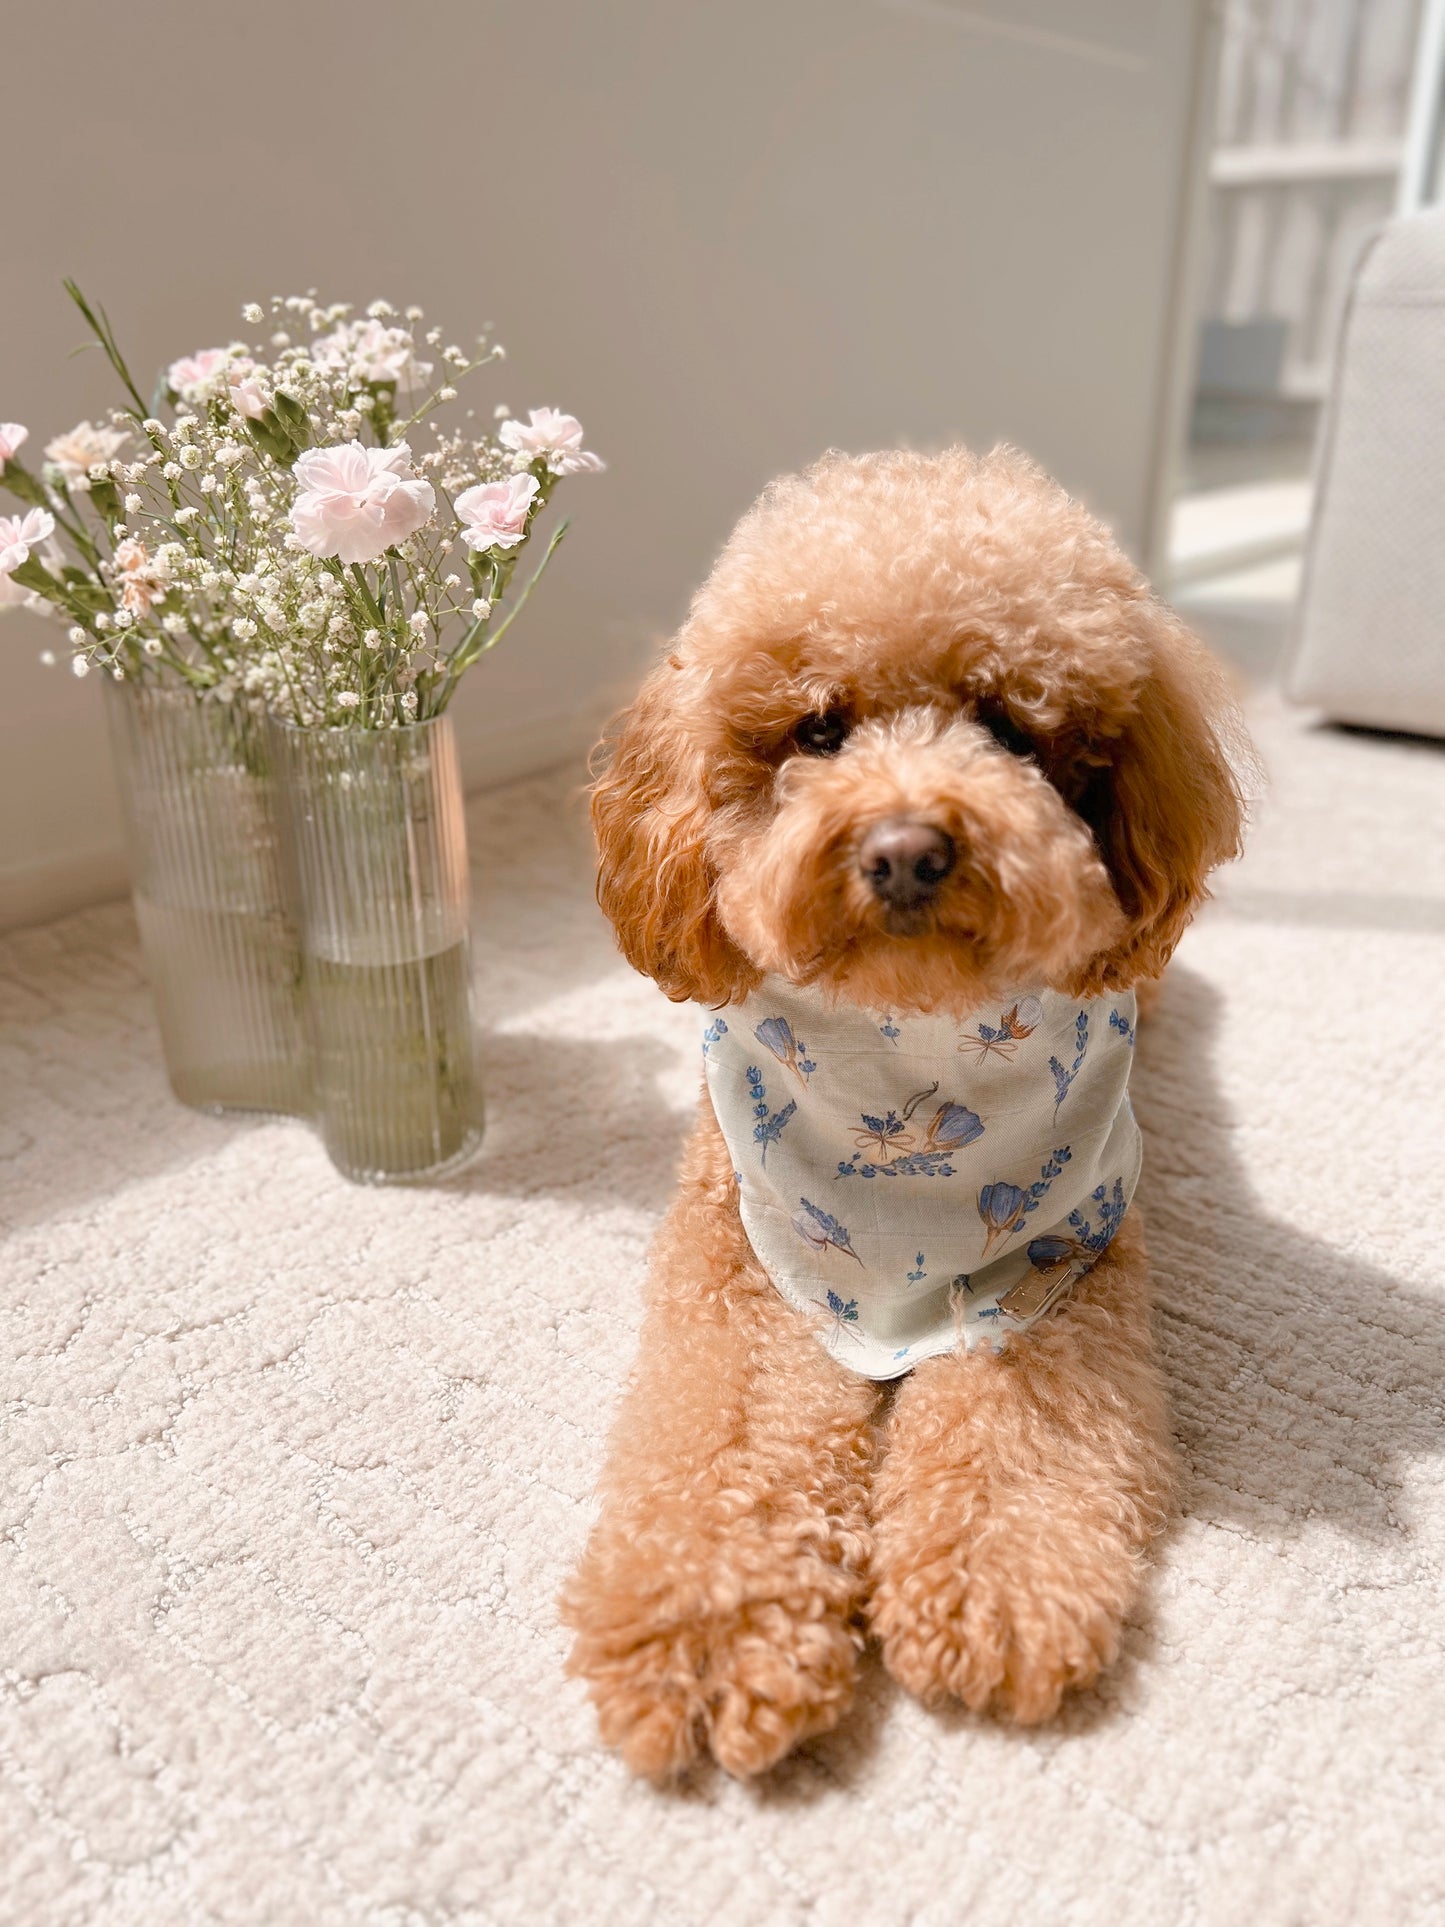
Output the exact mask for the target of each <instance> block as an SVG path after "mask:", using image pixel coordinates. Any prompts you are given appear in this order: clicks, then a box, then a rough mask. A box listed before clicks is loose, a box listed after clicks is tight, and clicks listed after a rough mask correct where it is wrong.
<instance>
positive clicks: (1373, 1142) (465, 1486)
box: [0, 710, 1445, 1927]
mask: <svg viewBox="0 0 1445 1927" xmlns="http://www.w3.org/2000/svg"><path fill="white" fill-rule="evenodd" d="M1259 727H1260V735H1261V739H1262V744H1263V748H1264V751H1265V755H1266V758H1267V761H1268V762H1269V764H1270V767H1271V769H1272V772H1273V776H1274V789H1273V792H1272V795H1271V797H1270V799H1269V800H1268V802H1267V803H1266V804H1265V805H1264V806H1263V808H1262V809H1261V812H1260V821H1259V826H1258V829H1257V833H1256V836H1255V840H1254V843H1253V847H1252V850H1251V854H1250V856H1249V858H1248V860H1247V862H1246V863H1245V865H1244V866H1243V867H1242V869H1240V870H1239V871H1238V872H1237V873H1235V874H1234V875H1233V876H1231V877H1230V878H1229V880H1228V881H1227V883H1226V885H1225V888H1224V891H1223V893H1222V900H1221V901H1220V903H1219V904H1218V905H1217V906H1215V907H1214V909H1212V910H1211V912H1210V913H1209V914H1208V915H1207V917H1206V918H1205V919H1204V920H1203V921H1202V922H1201V923H1200V924H1199V925H1198V926H1197V927H1196V929H1195V930H1194V931H1193V932H1192V933H1191V934H1190V936H1189V938H1188V939H1187V941H1186V943H1185V945H1184V948H1183V950H1182V952H1181V954H1180V957H1179V959H1178V962H1177V964H1176V966H1175V968H1174V970H1173V971H1172V973H1171V978H1170V982H1169V985H1168V990H1167V993H1166V997H1165V1001H1164V1003H1163V1005H1162V1007H1161V1009H1160V1011H1159V1013H1158V1015H1157V1017H1156V1019H1155V1020H1154V1022H1153V1023H1152V1024H1151V1025H1150V1026H1149V1027H1148V1029H1147V1032H1146V1034H1145V1036H1144V1038H1143V1040H1142V1041H1141V1045H1140V1051H1139V1070H1138V1108H1139V1111H1140V1114H1141V1117H1142V1120H1143V1122H1144V1125H1145V1132H1146V1145H1147V1153H1146V1156H1147V1164H1146V1176H1145V1181H1144V1186H1143V1189H1142V1192H1141V1199H1142V1202H1143V1203H1144V1205H1145V1207H1146V1209H1147V1212H1148V1216H1149V1221H1150V1225H1151V1241H1152V1244H1153V1248H1154V1253H1155V1258H1156V1263H1157V1271H1158V1275H1159V1311H1158V1325H1159V1333H1160V1338H1161V1342H1162V1345H1163V1349H1164V1354H1165V1357H1166V1359H1167V1362H1168V1367H1169V1372H1170V1375H1171V1377H1172V1380H1173V1387H1174V1406H1175V1416H1176V1426H1177V1431H1178V1434H1179V1437H1180V1440H1181V1443H1182V1448H1183V1454H1184V1459H1185V1463H1186V1466H1187V1475H1188V1476H1187V1489H1186V1493H1185V1510H1184V1516H1183V1518H1182V1519H1181V1521H1180V1523H1179V1525H1178V1526H1177V1528H1176V1529H1175V1530H1174V1531H1173V1533H1172V1535H1171V1536H1170V1538H1169V1539H1168V1540H1167V1542H1166V1543H1165V1545H1164V1546H1163V1548H1162V1550H1161V1553H1160V1556H1159V1559H1158V1562H1157V1568H1156V1574H1155V1579H1154V1583H1153V1586H1152V1590H1151V1594H1150V1597H1149V1598H1148V1601H1147V1603H1146V1606H1145V1608H1144V1610H1143V1611H1142V1612H1141V1613H1140V1615H1139V1617H1138V1620H1137V1623H1136V1624H1135V1625H1134V1626H1133V1628H1132V1630H1131V1632H1130V1635H1129V1638H1128V1642H1127V1650H1126V1653H1125V1656H1124V1659H1123V1661H1122V1663H1121V1664H1120V1666H1119V1667H1118V1669H1117V1670H1116V1671H1115V1672H1114V1673H1113V1674H1112V1676H1111V1677H1110V1678H1109V1679H1108V1681H1107V1683H1106V1684H1105V1685H1104V1687H1103V1688H1102V1690H1100V1691H1099V1692H1098V1693H1096V1694H1095V1695H1093V1696H1091V1697H1089V1698H1087V1699H1085V1700H1083V1701H1081V1702H1079V1703H1077V1704H1076V1705H1074V1706H1073V1707H1072V1709H1071V1710H1070V1711H1069V1713H1068V1715H1067V1716H1066V1717H1065V1718H1064V1720H1063V1721H1062V1722H1061V1723H1060V1724H1059V1725H1057V1726H1055V1727H1053V1728H1050V1729H1048V1730H1046V1731H1042V1732H1036V1733H1032V1734H1022V1735H1021V1734H1018V1733H1016V1732H1012V1731H1007V1730H1004V1729H1001V1728H998V1727H995V1726H993V1725H991V1724H988V1723H985V1722H980V1721H978V1720H975V1719H973V1718H969V1717H964V1716H953V1717H942V1718H940V1717H936V1716H934V1715H930V1714H928V1713H925V1712H924V1711H922V1710H921V1709H920V1708H919V1707H918V1706H916V1705H914V1704H913V1703H911V1702H910V1701H909V1700H907V1699H906V1698H904V1697H903V1696H902V1695H900V1694H899V1693H897V1692H896V1691H895V1690H894V1689H893V1688H892V1686H891V1685H890V1683H889V1682H888V1680H887V1678H886V1676H884V1675H883V1674H882V1673H881V1671H880V1669H879V1668H878V1667H877V1665H876V1662H874V1661H872V1660H870V1661H869V1663H868V1667H867V1671H866V1675H865V1683H864V1687H863V1691H862V1694H861V1698H860V1701H859V1704H858V1706H857V1707H856V1709H855V1712H854V1714H853V1716H852V1717H851V1719H850V1720H849V1721H848V1722H847V1724H846V1725H845V1726H844V1727H843V1728H842V1729H841V1730H840V1731H839V1732H837V1733H835V1734H833V1735H831V1736H830V1737H828V1738H826V1739H824V1740H822V1741H819V1742H816V1743H814V1744H813V1745H812V1746H810V1747H809V1748H807V1749H805V1750H804V1751H803V1752H802V1753H801V1754H800V1755H799V1756H797V1757H796V1758H795V1759H794V1760H793V1761H792V1762H790V1763H789V1764H787V1765H786V1766H785V1767H784V1768H782V1769H781V1770H780V1771H779V1772H778V1773H776V1774H775V1775H774V1776H773V1777H772V1778H771V1779H770V1780H769V1781H768V1782H767V1783H766V1784H764V1785H762V1786H760V1787H757V1788H754V1789H746V1788H743V1787H740V1786H736V1785H733V1784H731V1783H729V1782H727V1781H725V1780H723V1779H721V1778H719V1777H715V1776H712V1777H709V1776H704V1777H702V1778H701V1779H699V1780H698V1781H697V1783H696V1784H694V1785H693V1786H692V1787H691V1788H690V1789H688V1790H687V1791H685V1792H682V1793H679V1794H673V1795H670V1796H664V1795H659V1794H657V1793H655V1792H652V1791H651V1790H649V1789H647V1788H645V1787H641V1786H637V1785H634V1784H632V1783H630V1782H629V1781H628V1779H627V1778H626V1777H625V1776H624V1774H623V1772H622V1770H621V1769H620V1768H619V1766H618V1765H617V1764H616V1763H615V1762H614V1761H613V1760H612V1759H611V1758H610V1757H609V1756H608V1755H606V1754H604V1753H603V1752H601V1751H599V1749H598V1747H597V1745H596V1743H595V1739H594V1734H593V1727H592V1719H591V1714H590V1711H589V1709H588V1707H587V1706H586V1703H585V1701H584V1698H583V1695H582V1693H581V1691H580V1689H578V1688H577V1687H575V1686H573V1685H570V1684H568V1683H566V1682H565V1681H564V1680H563V1678H562V1673H561V1667H562V1659H563V1654H564V1651H565V1641H564V1639H563V1636H562V1634H561V1633H560V1631H559V1629H558V1626H557V1623H556V1618H555V1614H554V1609H553V1598H554V1595H555V1593H556V1591H557V1588H558V1585H559V1583H560V1581H561V1579H562V1576H563V1574H564V1572H565V1570H566V1569H567V1567H568V1564H569V1562H570V1561H571V1559H572V1557H573V1555H574V1553H575V1551H576V1549H577V1547H578V1545H579V1543H580V1541H581V1539H582V1536H583V1533H584V1531H585V1529H586V1526H587V1522H588V1517H589V1492H590V1488H591V1486H592V1482H593V1477H594V1474H595V1472H596V1469H597V1464H598V1458H599V1453H600V1450H601V1443H602V1439H603V1435H604V1430H605V1427H606V1425H607V1421H608V1415H609V1412H610V1410H611V1407H612V1404H613V1400H614V1398H615V1396H616V1393H617V1389H618V1386H619V1382H620V1381H621V1379H622V1376H623V1374H624V1372H625V1370H626V1368H627V1364H628V1360H629V1357H630V1354H631V1349H632V1342H633V1331H634V1327H635V1322H636V1317H637V1305H638V1283H639V1276H640V1273H641V1270H642V1265H643V1258H644V1253H645V1250H646V1246H647V1241H648V1236H649V1233H650V1232H651V1230H652V1227H653V1225H654V1223H655V1222H656V1219H657V1216H658V1214H659V1212H660V1211H661V1210H662V1209H663V1207H664V1205H665V1202H666V1199H667V1197H668V1192H669V1186H670V1175H669V1174H670V1168H671V1165H672V1163H673V1160H674V1157H675V1155H676V1152H677V1149H678V1144H679V1140H680V1138H681V1135H682V1132H683V1129H684V1125H685V1121H686V1118H687V1114H688V1110H689V1107H690V1103H691V1098H692V1093H693V1090H694V1088H695V1084H696V1079H697V1051H696V1042H695V1034H694V1020H693V1019H692V1017H691V1016H690V1015H689V1013H688V1012H686V1011H684V1010H676V1009H674V1008H672V1007H670V1006H668V1005H667V1004H665V1003H664V1002H663V1001H662V1000H661V998H660V997H659V996H658V995H657V994H656V993H655V992H654V991H653V990H652V989H651V988H650V987H649V986H648V985H646V984H644V983H642V982H640V981H638V980H637V979H635V978H633V977H632V976H631V975H630V974H629V973H628V972H627V970H626V969H625V968H624V967H623V966H622V965H621V964H620V963H619V962H618V960H617V959H616V957H615V956H614V954H613V952H612V949H611V946H610V943H609V939H608V936H607V934H606V932H605V931H604V929H603V927H602V925H601V923H600V920H599V918H598V916H597V914H596V912H595V910H594V909H593V907H592V902H591V889H590V872H589V858H588V854H587V848H586V844H585V841H584V837H583V833H582V831H581V829H580V826H579V823H578V821H577V818H576V814H575V812H574V813H573V814H572V815H570V816H569V814H568V812H567V810H566V809H565V808H564V798H565V797H566V796H567V795H568V793H569V791H568V785H567V783H566V782H565V781H564V780H563V779H562V778H560V777H554V778H548V779H541V780H537V781H533V782H530V783H527V784H523V785H521V786H518V787H514V788H512V789H510V790H506V791H502V792H498V793H496V794H493V795H491V796H489V797H485V798H483V799H482V800H481V801H480V802H479V803H478V804H477V805H476V806H475V808H474V810H473V815H472V822H473V832H474V848H475V855H476V861H477V871H478V878H479V903H478V931H479V938H480V941H479V956H478V968H479V976H480V982H481V989H482V996H483V1001H484V1006H485V1011H486V1016H487V1021H488V1025H489V1030H490V1035H489V1041H488V1047H487V1056H488V1060H489V1063H490V1067H491V1096H492V1114H491V1125H490V1138H489V1143H488V1149H487V1152H486V1155H485V1157H484V1159H483V1160H482V1162H481V1163H480V1164H479V1165H478V1166H477V1167H476V1168H475V1169H474V1170H473V1171H472V1172H471V1173H470V1174H468V1175H467V1176H466V1177H465V1178H464V1179H461V1180H458V1181H456V1182H454V1183H452V1184H451V1185H449V1186H446V1187H443V1188H440V1189H437V1190H433V1191H424V1192H412V1191H391V1192H378V1191H363V1190H354V1189H351V1188H349V1187H348V1186H347V1185H345V1184H344V1183H343V1182H342V1181H341V1180H340V1179H339V1178H337V1177H336V1176H335V1175H333V1173H332V1171H331V1169H330V1167H329V1166H328V1165H327V1163H326V1161H325V1159H324V1158H323V1156H322V1153H321V1151H320V1149H319V1147H318V1146H317V1144H316V1143H315V1141H314V1140H313V1139H312V1137H311V1136H310V1135H309V1134H308V1133H307V1131H306V1130H305V1129H303V1128H301V1127H299V1126H295V1125H286V1124H270V1123H224V1122H215V1121H211V1120H207V1119H205V1118H201V1117H197V1116H193V1115H191V1114H189V1113H188V1112H186V1111H183V1110H181V1109H180V1108H179V1107H178V1106H177V1105H176V1104H174V1103H173V1102H172V1101H171V1099H170V1098H169V1096H168V1094H167V1091H166V1087H165V1084H164V1081H163V1078H162V1074H161V1067H160V1061H159V1054H158V1049H157V1043H156V1035H155V1031H154V1027H153V1024H152V1020H151V1014H150V1009H149V1005H148V1000H147V993H146V988H145V985H144V982H143V980H142V978H141V975H140V969H139V964H138V960H137V953H136V946H135V938H134V932H133V927H132V923H131V918H130V915H129V912H128V910H127V909H125V908H124V907H122V906H114V907H110V908H106V909H102V910H97V911H93V912H89V913H87V914H85V915H83V916H79V917H74V918H71V919H69V920H68V921H66V922H64V923H59V924H56V925H53V926H51V927H49V928H47V929H43V930H38V931H33V932H29V933H25V934H22V935H21V936H19V937H18V938H14V939H12V940H11V941H9V942H8V943H7V944H6V945H4V946H3V949H0V971H3V985H0V997H3V1017H4V1021H5V1032H4V1041H3V1047H0V1113H3V1124H0V1187H3V1213H4V1216H5V1218H6V1220H7V1223H8V1231H7V1236H6V1241H5V1243H4V1245H3V1248H0V1265H3V1277H4V1288H3V1296H0V1303H3V1308H4V1328H3V1329H4V1336H3V1348H0V1357H3V1371H4V1378H5V1395H6V1398H7V1400H8V1405H7V1417H6V1421H5V1425H4V1431H3V1439H0V1450H3V1456H0V1467H3V1469H0V1865H3V1873H0V1919H3V1920H4V1921H5V1922H19V1923H24V1927H62V1924H64V1923H71V1922H76V1923H78V1922H82V1921H84V1922H98V1923H105V1924H106V1927H110V1924H111V1923H127V1927H163V1924H165V1927H169V1923H186V1927H193V1924H194V1923H206V1922H222V1921H225V1922H230V1921H237V1922H267V1923H282V1924H283V1927H292V1924H293V1923H294V1924H296V1927H312V1924H313V1923H317V1924H319V1923H331V1922H338V1923H340V1922H374V1923H378V1924H380V1923H385V1924H386V1927H425V1924H426V1923H432V1922H470V1923H478V1924H479V1927H480V1923H511V1922H543V1923H550V1922H563V1923H570V1922H585V1923H588V1927H593V1924H594V1923H595V1924H596V1927H601V1924H602V1923H611V1922H616V1923H619V1927H621V1924H624V1923H625V1924H626V1927H634V1924H635V1923H641V1922H658V1923H667V1924H668V1927H672V1924H673V1923H679V1924H685V1923H694V1922H696V1923H703V1922H711V1921H725V1922H728V1923H734V1922H738V1923H748V1922H773V1921H777V1922H794V1921H797V1922H804V1921H806V1922H809V1923H816V1924H817V1927H834V1924H835V1923H836V1927H856V1924H858V1923H869V1924H870V1927H871V1923H875V1922H904V1921H908V1922H917V1923H920V1927H923V1924H925V1923H926V1924H928V1927H954V1924H955V1923H960V1922H965V1921H966V1922H969V1923H977V1924H978V1927H989V1924H991V1923H998V1924H999V1927H1003V1924H1004V1923H1009V1927H1013V1924H1014V1923H1019V1922H1026V1923H1035V1922H1039V1923H1044V1922H1047V1923H1049V1924H1050V1927H1055V1924H1056V1923H1057V1924H1059V1927H1069V1924H1072V1923H1095V1922H1097V1923H1100V1924H1101V1927H1102V1924H1103V1923H1119V1922H1128V1923H1134V1922H1138V1923H1149V1927H1192V1923H1195V1922H1207V1923H1220V1927H1225V1924H1226V1923H1227V1924H1228V1927H1234V1924H1235V1923H1249V1927H1260V1924H1266V1923H1311V1927H1314V1924H1316V1923H1340V1924H1341V1927H1345V1924H1346V1923H1350V1924H1353V1923H1358V1922H1366V1921H1382V1922H1389V1923H1390V1924H1391V1927H1398V1924H1401V1923H1411V1924H1413V1923H1417V1922H1434V1921H1445V1837H1442V1836H1445V1826H1442V1820H1445V1600H1442V1593H1441V1582H1440V1572H1441V1557H1442V1552H1445V1483H1442V1474H1441V1453H1442V1449H1445V1412H1442V1388H1445V1263H1442V1253H1445V1056H1442V1045H1441V1037H1440V1017H1439V1011H1440V1006H1441V978H1442V966H1445V833H1442V824H1445V748H1431V747H1429V746H1425V745H1419V744H1413V745H1412V744H1406V743H1400V742H1389V741H1382V740H1376V739H1370V738H1365V737H1360V736H1347V735H1342V734H1337V733H1328V732H1323V731H1317V730H1313V729H1311V728H1310V727H1309V726H1308V724H1306V723H1302V722H1300V721H1298V720H1296V719H1292V718H1287V717H1285V716H1283V715H1281V714H1279V713H1277V712H1274V711H1272V710H1266V711H1265V712H1264V713H1263V714H1262V715H1261V717H1260V719H1259Z"/></svg>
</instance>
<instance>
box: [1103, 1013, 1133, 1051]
mask: <svg viewBox="0 0 1445 1927" xmlns="http://www.w3.org/2000/svg"><path fill="white" fill-rule="evenodd" d="M1109 1028H1110V1030H1116V1031H1118V1033H1119V1035H1120V1036H1121V1037H1122V1038H1123V1040H1124V1042H1125V1043H1126V1044H1127V1045H1128V1046H1129V1048H1130V1050H1133V1048H1134V1038H1135V1034H1136V1033H1135V1030H1134V1026H1133V1025H1132V1024H1131V1023H1130V1022H1129V1019H1128V1018H1127V1017H1125V1016H1124V1015H1123V1014H1122V1013H1121V1012H1120V1011H1117V1010H1111V1011H1110V1012H1109Z"/></svg>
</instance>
